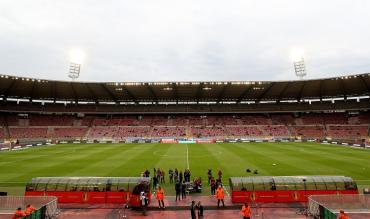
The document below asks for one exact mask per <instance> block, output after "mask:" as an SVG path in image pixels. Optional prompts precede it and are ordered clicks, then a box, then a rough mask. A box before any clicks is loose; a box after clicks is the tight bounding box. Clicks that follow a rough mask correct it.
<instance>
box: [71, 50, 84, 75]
mask: <svg viewBox="0 0 370 219" xmlns="http://www.w3.org/2000/svg"><path fill="white" fill-rule="evenodd" d="M84 60H85V53H84V52H83V51H82V50H80V49H73V50H71V52H70V64H69V74H68V77H70V78H71V79H72V80H75V79H77V78H78V77H79V76H80V70H81V64H82V62H83V61H84Z"/></svg>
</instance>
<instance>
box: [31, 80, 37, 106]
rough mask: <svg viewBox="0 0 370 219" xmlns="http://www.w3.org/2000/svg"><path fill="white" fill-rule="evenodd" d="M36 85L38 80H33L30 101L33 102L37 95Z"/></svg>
mask: <svg viewBox="0 0 370 219" xmlns="http://www.w3.org/2000/svg"><path fill="white" fill-rule="evenodd" d="M35 85H36V81H34V82H32V88H31V92H30V102H32V100H33V96H34V95H35Z"/></svg>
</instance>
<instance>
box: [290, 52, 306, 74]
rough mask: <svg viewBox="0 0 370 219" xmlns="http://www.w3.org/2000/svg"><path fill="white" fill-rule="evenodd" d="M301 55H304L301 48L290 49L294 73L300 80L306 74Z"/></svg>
mask: <svg viewBox="0 0 370 219" xmlns="http://www.w3.org/2000/svg"><path fill="white" fill-rule="evenodd" d="M303 55H304V51H303V49H298V48H297V49H293V50H292V51H291V59H292V61H293V65H294V71H295V75H296V76H297V77H298V78H299V79H301V80H302V79H303V77H304V76H306V75H307V72H306V65H305V63H304V58H303Z"/></svg>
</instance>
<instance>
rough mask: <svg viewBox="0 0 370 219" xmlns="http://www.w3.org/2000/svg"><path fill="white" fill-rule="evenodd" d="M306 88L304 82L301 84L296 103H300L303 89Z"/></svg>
mask: <svg viewBox="0 0 370 219" xmlns="http://www.w3.org/2000/svg"><path fill="white" fill-rule="evenodd" d="M305 86H306V82H305V81H304V82H303V83H302V86H301V89H299V93H298V96H297V101H298V102H300V101H301V99H302V93H303V90H304V87H305Z"/></svg>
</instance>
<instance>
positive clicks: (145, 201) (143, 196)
mask: <svg viewBox="0 0 370 219" xmlns="http://www.w3.org/2000/svg"><path fill="white" fill-rule="evenodd" d="M140 201H141V209H142V210H143V215H144V216H146V215H147V213H146V212H147V207H148V197H147V195H146V193H145V192H144V191H142V192H141V193H140Z"/></svg>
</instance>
